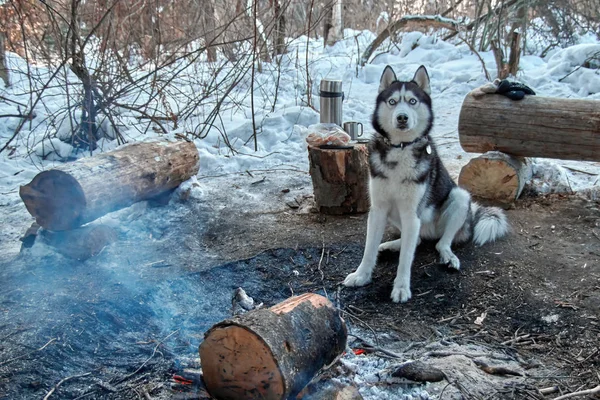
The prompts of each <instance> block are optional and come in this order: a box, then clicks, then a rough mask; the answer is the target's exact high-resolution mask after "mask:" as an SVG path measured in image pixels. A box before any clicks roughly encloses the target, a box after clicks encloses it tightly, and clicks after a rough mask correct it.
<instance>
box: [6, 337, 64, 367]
mask: <svg viewBox="0 0 600 400" xmlns="http://www.w3.org/2000/svg"><path fill="white" fill-rule="evenodd" d="M55 341H56V338H53V339H50V340H49V341H48V343H46V344H45V345H43V346H42V347H40V348H39V349H37V350H33V351H30V352H29V353H26V354H22V355H20V356H17V357H15V358H11V359H10V360H6V361H2V362H1V363H0V367H1V366H3V365H6V364H10V363H11V362H13V361H17V360H20V359H21V358H25V357H27V356H30V355H31V354H33V353H35V352H38V351H42V350H44V349H45V348H46V347H48V346H49V345H50V344H51V343H53V342H55Z"/></svg>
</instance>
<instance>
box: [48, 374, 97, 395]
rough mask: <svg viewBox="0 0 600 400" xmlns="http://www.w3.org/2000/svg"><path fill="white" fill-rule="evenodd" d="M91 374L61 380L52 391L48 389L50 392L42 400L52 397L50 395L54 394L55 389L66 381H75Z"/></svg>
mask: <svg viewBox="0 0 600 400" xmlns="http://www.w3.org/2000/svg"><path fill="white" fill-rule="evenodd" d="M91 374H92V373H91V372H87V373H85V374H81V375H73V376H68V377H66V378H64V379H61V380H60V381H59V382H58V383H57V384H56V385H54V387H53V388H52V389H50V391H49V392H48V393H47V394H46V395H45V396H44V400H48V399H49V398H50V396H52V393H54V391H55V390H56V389H58V387H59V386H60V385H62V384H63V383H65V382H66V381H70V380H71V379H77V378H83V377H84V376H89V375H91Z"/></svg>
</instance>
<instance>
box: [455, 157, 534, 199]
mask: <svg viewBox="0 0 600 400" xmlns="http://www.w3.org/2000/svg"><path fill="white" fill-rule="evenodd" d="M531 177H532V169H531V163H530V162H529V160H528V159H526V158H522V157H511V156H509V155H507V154H504V153H500V152H499V151H490V152H487V153H485V154H483V155H481V156H479V157H476V158H473V159H472V160H471V161H469V163H468V164H467V165H465V166H464V167H463V168H462V169H461V171H460V175H459V176H458V184H459V185H460V186H461V187H463V188H465V189H467V190H468V191H469V193H471V194H472V195H473V196H474V197H475V198H477V199H485V200H492V201H494V202H499V203H503V204H510V203H512V202H514V201H515V200H516V199H517V198H518V197H519V196H520V195H521V192H522V191H523V188H524V187H525V184H526V183H527V182H529V181H530V180H531Z"/></svg>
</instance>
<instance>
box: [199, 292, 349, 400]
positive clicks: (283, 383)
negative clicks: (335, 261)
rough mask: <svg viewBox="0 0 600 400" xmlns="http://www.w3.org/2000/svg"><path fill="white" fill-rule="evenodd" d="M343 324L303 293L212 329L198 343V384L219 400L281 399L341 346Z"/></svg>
mask: <svg viewBox="0 0 600 400" xmlns="http://www.w3.org/2000/svg"><path fill="white" fill-rule="evenodd" d="M346 339H347V331H346V325H345V323H344V320H343V319H342V318H341V317H340V315H339V312H338V311H337V310H336V309H335V308H334V307H333V304H331V302H330V301H329V300H327V299H326V298H325V297H322V296H319V295H316V294H310V293H308V294H304V295H301V296H295V297H291V298H289V299H287V300H285V301H284V302H282V303H279V304H277V305H275V306H273V307H271V308H269V309H259V310H255V311H251V312H249V313H247V314H243V315H239V316H236V317H234V318H232V319H229V320H226V321H223V322H220V323H218V324H216V325H215V326H213V327H212V328H211V329H210V330H209V331H208V332H206V334H205V335H204V341H203V342H202V344H201V345H200V362H201V364H202V371H203V374H204V382H205V383H206V387H207V389H208V391H209V392H210V394H211V395H212V396H214V397H215V398H217V399H219V400H242V399H256V400H258V399H261V400H262V399H264V400H272V399H278V400H287V399H289V398H292V397H294V396H296V395H297V394H298V393H299V392H300V391H301V390H302V388H304V386H306V385H307V384H308V383H309V382H310V380H311V379H312V378H313V376H314V375H315V374H316V373H317V372H318V371H319V370H320V369H321V368H322V367H324V366H326V365H329V364H331V363H332V362H334V361H335V360H336V359H337V357H338V356H339V355H341V354H342V353H343V351H344V349H345V347H346Z"/></svg>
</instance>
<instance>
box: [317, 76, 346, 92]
mask: <svg viewBox="0 0 600 400" xmlns="http://www.w3.org/2000/svg"><path fill="white" fill-rule="evenodd" d="M320 89H321V91H322V92H334V93H336V92H337V93H342V81H337V80H329V79H322V80H321V84H320Z"/></svg>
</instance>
